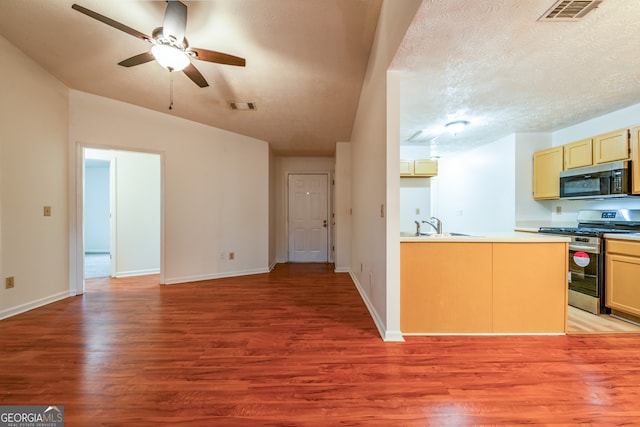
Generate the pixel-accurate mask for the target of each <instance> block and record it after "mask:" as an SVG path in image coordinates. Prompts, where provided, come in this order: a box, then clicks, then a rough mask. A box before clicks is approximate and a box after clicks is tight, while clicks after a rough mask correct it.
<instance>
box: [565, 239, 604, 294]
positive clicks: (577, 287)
mask: <svg viewBox="0 0 640 427" xmlns="http://www.w3.org/2000/svg"><path fill="white" fill-rule="evenodd" d="M598 252H599V251H598V250H597V249H595V248H593V247H588V246H581V245H574V244H569V289H570V290H573V291H576V292H580V293H581V294H585V295H589V296H592V297H597V298H599V297H600V283H599V274H600V271H601V269H602V265H601V264H602V263H601V259H600V254H599V253H598Z"/></svg>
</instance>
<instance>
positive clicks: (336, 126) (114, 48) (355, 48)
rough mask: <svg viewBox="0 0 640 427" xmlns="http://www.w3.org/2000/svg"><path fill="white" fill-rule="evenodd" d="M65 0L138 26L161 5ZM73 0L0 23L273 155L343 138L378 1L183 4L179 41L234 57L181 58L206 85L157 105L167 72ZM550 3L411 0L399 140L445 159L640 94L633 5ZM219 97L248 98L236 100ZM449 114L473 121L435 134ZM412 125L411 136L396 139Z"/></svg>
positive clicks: (67, 62) (77, 78) (613, 0)
mask: <svg viewBox="0 0 640 427" xmlns="http://www.w3.org/2000/svg"><path fill="white" fill-rule="evenodd" d="M75 1H76V2H77V3H79V4H81V5H82V6H85V7H87V8H89V9H92V10H94V11H96V12H99V13H101V14H103V15H106V16H108V17H110V18H113V19H115V20H117V21H120V22H122V23H123V24H125V25H128V26H130V27H132V28H134V29H136V30H139V31H141V32H143V33H146V34H150V33H151V32H152V31H153V29H154V28H155V27H158V26H160V25H161V23H162V19H163V14H164V8H165V2H164V1H136V0H109V1H103V0H75ZM388 1H393V2H396V1H401V0H388ZM72 3H73V1H72V0H0V35H2V36H4V37H5V38H6V39H8V40H9V41H10V42H11V43H13V44H14V45H16V46H17V47H18V48H19V49H21V50H22V51H23V52H25V53H26V54H27V55H28V56H30V57H31V58H33V59H34V60H35V61H36V62H38V63H40V64H41V65H42V66H43V67H44V68H45V69H47V70H48V71H49V72H50V73H52V74H53V75H54V76H56V77H57V78H59V79H60V80H61V81H63V82H64V83H65V84H67V85H68V86H69V87H71V88H74V89H78V90H81V91H85V92H89V93H94V94H97V95H101V96H106V97H109V98H113V99H117V100H121V101H125V102H128V103H131V104H135V105H140V106H142V107H146V108H150V109H154V110H157V111H162V112H164V113H168V114H173V115H176V116H180V117H184V118H188V119H190V120H194V121H197V122H202V123H206V124H209V125H211V126H215V127H219V128H222V129H227V130H230V131H233V132H237V133H240V134H243V135H248V136H252V137H255V138H259V139H262V140H265V141H268V142H269V143H270V144H271V146H272V148H273V150H274V151H275V152H276V153H278V154H284V155H331V154H332V153H333V152H334V149H335V142H337V141H349V140H350V138H351V128H352V124H353V119H354V115H355V110H356V107H357V103H358V96H359V94H360V89H361V86H362V79H363V77H364V72H365V68H366V64H367V60H368V56H369V51H370V48H371V44H372V41H373V36H374V32H375V25H376V23H377V18H378V14H379V11H380V5H381V0H210V1H185V2H184V3H185V4H187V6H188V24H187V38H188V39H189V43H190V44H191V45H192V46H196V47H201V48H205V49H211V50H216V51H221V52H225V53H229V54H232V55H236V56H241V57H244V58H246V59H247V66H246V67H245V68H239V67H231V66H225V65H218V64H211V63H205V62H201V61H194V63H195V64H196V66H197V67H198V69H199V70H200V71H201V72H202V74H203V75H204V77H205V78H206V79H207V80H208V81H209V83H210V85H211V86H210V87H208V88H204V89H200V88H198V87H197V86H196V85H194V84H193V83H192V82H191V81H190V80H189V79H188V78H187V77H186V76H184V75H183V74H182V73H178V74H177V75H175V76H174V92H175V94H174V109H173V110H171V111H169V110H168V105H169V85H170V75H169V73H168V72H167V71H165V70H164V69H162V68H161V67H160V66H158V65H157V64H155V63H153V62H152V63H148V64H143V65H139V66H136V67H133V68H124V67H120V66H118V65H117V63H118V62H119V61H121V60H123V59H125V58H128V57H131V56H133V55H136V54H138V53H142V52H144V51H145V50H147V49H148V48H149V45H148V44H147V43H145V42H143V41H141V40H139V39H136V38H134V37H132V36H130V35H128V34H125V33H123V32H121V31H118V30H116V29H114V28H111V27H109V26H107V25H105V24H103V23H100V22H98V21H95V20H93V19H91V18H89V17H87V16H85V15H82V14H80V13H78V12H76V11H73V10H72V9H71V4H72ZM553 3H554V0H523V1H515V0H490V1H470V0H424V1H423V3H422V5H421V6H420V8H419V10H418V13H417V15H416V17H415V19H414V22H413V24H412V26H411V27H410V28H409V30H408V32H407V34H406V37H405V39H404V41H403V43H402V45H401V46H400V49H399V51H398V53H397V55H396V58H395V59H394V62H393V64H392V68H393V69H396V70H401V71H402V73H401V75H402V79H401V91H402V93H401V120H400V121H401V141H402V144H405V145H415V146H424V147H429V148H427V149H430V147H431V143H429V142H425V141H429V140H431V139H433V138H434V137H435V138H436V140H435V143H436V146H435V147H434V149H435V150H436V151H437V153H438V154H440V155H441V156H446V155H449V154H452V153H455V152H457V151H460V150H467V149H469V148H473V147H476V146H478V145H480V144H485V143H488V142H492V141H495V140H496V139H499V138H501V137H503V136H506V135H508V134H511V133H514V132H550V131H554V130H557V129H561V128H564V127H567V126H570V125H573V124H576V123H579V122H581V121H584V120H588V119H590V118H593V117H597V116H599V115H602V114H604V113H607V112H610V111H613V110H617V109H620V108H623V107H626V106H629V105H632V104H636V103H638V102H640V60H638V59H637V58H636V55H637V53H638V52H640V32H638V31H637V30H636V27H635V26H636V25H637V23H638V22H640V2H639V1H638V0H604V1H603V2H602V3H601V5H600V7H599V8H598V9H596V10H594V11H592V12H590V13H589V14H587V15H586V17H585V18H583V19H582V20H581V21H577V22H537V19H538V17H540V16H541V15H542V14H543V13H544V12H545V11H547V10H548V9H549V8H550V7H551V6H552V4H553ZM5 65H6V64H5ZM1 73H2V72H1V71H0V74H1ZM231 100H234V101H249V102H255V103H256V105H257V108H258V109H257V110H256V111H234V110H231V109H230V108H229V107H228V105H227V102H228V101H231ZM457 119H466V120H469V121H470V122H471V124H470V126H469V127H468V129H467V130H465V131H464V132H463V133H461V134H458V135H456V136H451V135H448V134H443V132H442V128H443V126H444V124H445V123H447V122H450V121H453V120H457ZM638 123H640V118H638ZM417 131H423V133H422V135H421V138H422V140H423V142H411V143H409V142H406V140H407V139H409V138H410V137H411V136H412V135H414V134H415V133H416V132H417Z"/></svg>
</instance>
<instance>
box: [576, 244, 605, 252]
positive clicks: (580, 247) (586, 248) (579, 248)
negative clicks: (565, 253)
mask: <svg viewBox="0 0 640 427" xmlns="http://www.w3.org/2000/svg"><path fill="white" fill-rule="evenodd" d="M569 250H570V251H582V252H586V253H588V254H599V253H600V250H599V248H594V247H593V246H584V245H574V244H572V243H569Z"/></svg>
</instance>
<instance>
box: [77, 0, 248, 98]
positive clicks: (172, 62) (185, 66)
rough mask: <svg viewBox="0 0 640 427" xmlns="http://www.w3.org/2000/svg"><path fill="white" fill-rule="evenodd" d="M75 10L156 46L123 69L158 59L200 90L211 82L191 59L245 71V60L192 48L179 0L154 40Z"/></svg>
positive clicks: (170, 7)
mask: <svg viewBox="0 0 640 427" xmlns="http://www.w3.org/2000/svg"><path fill="white" fill-rule="evenodd" d="M71 8H72V9H74V10H77V11H78V12H80V13H83V14H85V15H87V16H89V17H91V18H93V19H96V20H98V21H100V22H103V23H105V24H107V25H109V26H111V27H114V28H117V29H118V30H120V31H124V32H125V33H127V34H131V35H132V36H134V37H137V38H139V39H142V40H144V41H146V42H148V43H151V44H152V45H153V46H152V47H151V51H150V52H144V53H141V54H139V55H135V56H132V57H131V58H128V59H125V60H124V61H121V62H119V63H118V65H122V66H123V67H133V66H134V65H140V64H144V63H146V62H150V61H153V60H154V59H155V60H156V61H158V63H159V64H160V65H162V66H163V67H164V68H166V69H167V70H169V71H182V72H184V73H185V74H186V75H187V77H189V78H190V79H191V80H192V81H193V82H194V83H195V84H197V85H198V86H200V87H207V86H209V83H207V80H205V78H204V77H203V75H202V74H201V73H200V71H198V69H197V68H196V67H195V66H194V65H193V64H192V63H191V58H194V59H198V60H200V61H207V62H215V63H218V64H226V65H236V66H240V67H244V66H245V64H246V61H245V59H244V58H240V57H237V56H233V55H228V54H226V53H221V52H215V51H212V50H207V49H200V48H197V47H190V46H189V42H187V39H186V38H185V36H184V33H185V30H186V28H187V6H186V5H185V4H183V3H181V2H180V1H177V0H168V1H167V8H166V10H165V12H164V22H163V23H162V27H158V28H156V29H155V30H153V33H152V36H151V37H149V36H148V35H146V34H143V33H141V32H139V31H137V30H134V29H133V28H131V27H128V26H126V25H124V24H121V23H120V22H118V21H114V20H113V19H111V18H107V17H106V16H104V15H100V14H99V13H97V12H94V11H92V10H89V9H87V8H85V7H82V6H80V5H78V4H75V3H74V4H73V5H72V6H71Z"/></svg>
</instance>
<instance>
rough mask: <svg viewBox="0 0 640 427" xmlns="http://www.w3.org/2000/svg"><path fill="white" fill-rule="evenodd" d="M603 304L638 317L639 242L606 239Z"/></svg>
mask: <svg viewBox="0 0 640 427" xmlns="http://www.w3.org/2000/svg"><path fill="white" fill-rule="evenodd" d="M605 274H606V279H605V287H606V290H605V304H606V306H607V307H609V308H611V309H614V310H618V311H621V312H623V313H627V314H631V315H632V316H638V317H640V242H632V241H623V240H615V239H607V253H606V273H605Z"/></svg>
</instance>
